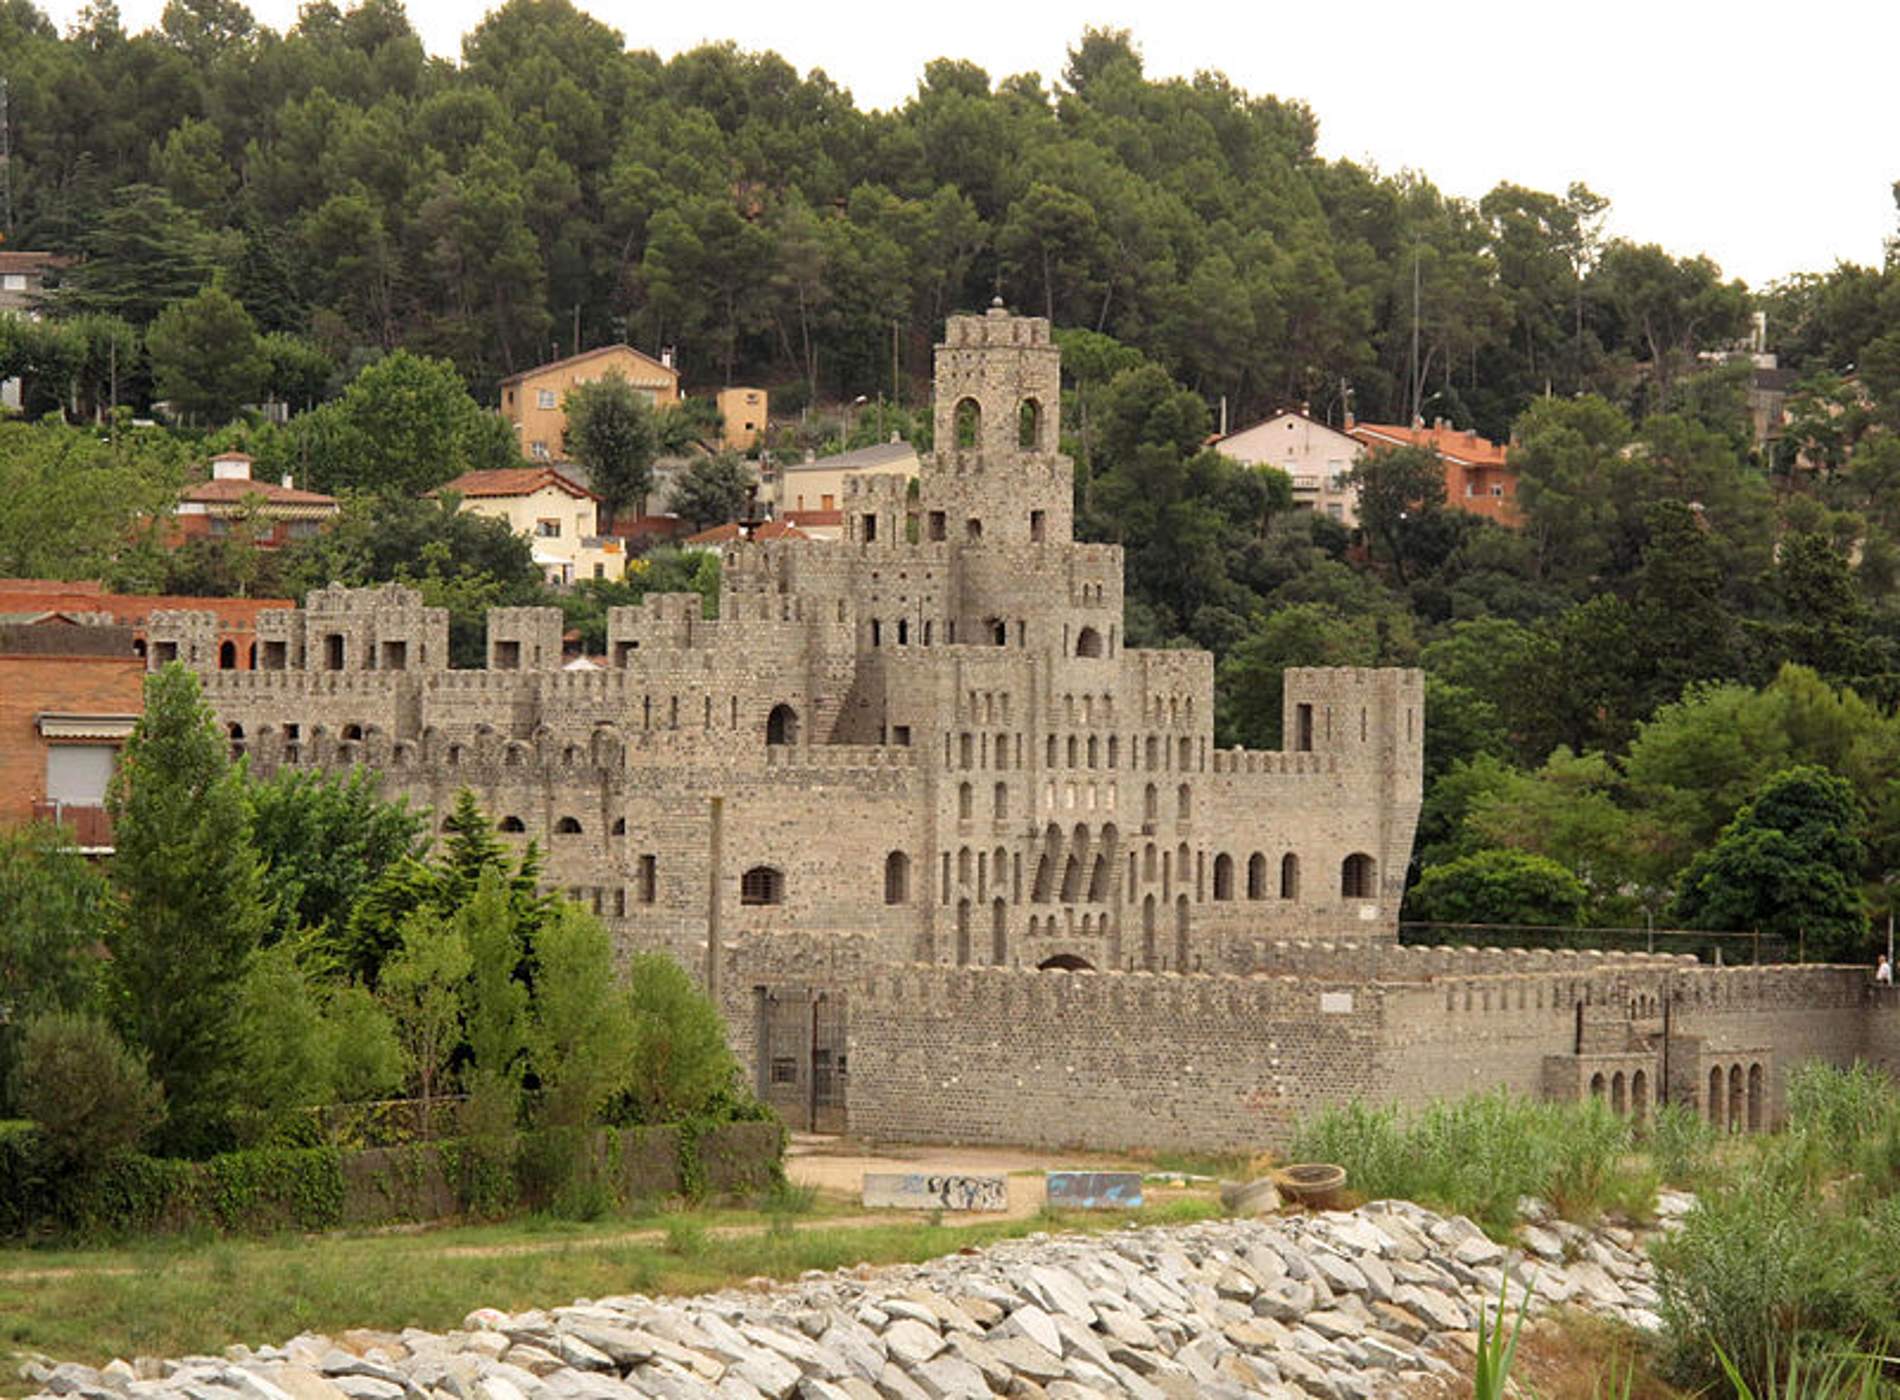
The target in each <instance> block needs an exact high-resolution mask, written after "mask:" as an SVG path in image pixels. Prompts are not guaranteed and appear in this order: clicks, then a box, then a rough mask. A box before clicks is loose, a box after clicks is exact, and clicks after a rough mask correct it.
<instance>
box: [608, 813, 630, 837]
mask: <svg viewBox="0 0 1900 1400" xmlns="http://www.w3.org/2000/svg"><path fill="white" fill-rule="evenodd" d="M612 834H613V835H615V836H625V835H626V834H627V819H626V818H625V817H615V818H614V824H613V833H612Z"/></svg>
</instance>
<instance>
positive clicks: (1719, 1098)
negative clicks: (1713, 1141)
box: [1708, 1065, 1727, 1128]
mask: <svg viewBox="0 0 1900 1400" xmlns="http://www.w3.org/2000/svg"><path fill="white" fill-rule="evenodd" d="M1722 1085H1723V1075H1722V1067H1721V1066H1720V1065H1717V1066H1715V1068H1713V1069H1711V1070H1710V1071H1709V1103H1708V1111H1709V1121H1710V1122H1711V1123H1713V1124H1715V1126H1716V1127H1718V1128H1719V1127H1721V1126H1722V1104H1723V1100H1724V1099H1725V1098H1726V1097H1727V1095H1726V1094H1724V1093H1723V1092H1722Z"/></svg>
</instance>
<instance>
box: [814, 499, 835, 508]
mask: <svg viewBox="0 0 1900 1400" xmlns="http://www.w3.org/2000/svg"><path fill="white" fill-rule="evenodd" d="M818 508H819V509H820V510H834V509H836V507H835V505H834V504H833V502H832V498H831V497H830V496H820V497H819V498H818Z"/></svg>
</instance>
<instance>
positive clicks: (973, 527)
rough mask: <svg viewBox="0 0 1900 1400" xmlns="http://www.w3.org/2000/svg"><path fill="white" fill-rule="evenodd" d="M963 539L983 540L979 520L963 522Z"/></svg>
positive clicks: (971, 518)
mask: <svg viewBox="0 0 1900 1400" xmlns="http://www.w3.org/2000/svg"><path fill="white" fill-rule="evenodd" d="M963 538H965V539H966V540H971V541H975V540H980V539H982V538H983V522H982V521H981V520H978V519H977V518H976V517H975V516H974V515H973V516H971V517H970V518H969V519H968V520H966V521H964V522H963ZM996 645H998V646H999V647H1000V646H1001V645H1002V642H1001V641H998V642H997V644H996Z"/></svg>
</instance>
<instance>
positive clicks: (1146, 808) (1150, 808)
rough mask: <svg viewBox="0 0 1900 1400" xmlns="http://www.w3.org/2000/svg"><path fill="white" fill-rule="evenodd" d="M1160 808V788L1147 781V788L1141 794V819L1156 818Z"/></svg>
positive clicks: (1147, 820) (1150, 819) (1153, 819)
mask: <svg viewBox="0 0 1900 1400" xmlns="http://www.w3.org/2000/svg"><path fill="white" fill-rule="evenodd" d="M1160 808H1161V792H1160V789H1158V788H1156V787H1155V785H1154V784H1153V783H1149V784H1148V786H1147V789H1146V790H1145V791H1144V792H1143V793H1142V794H1141V819H1142V820H1143V821H1145V822H1152V821H1155V820H1157V819H1158V818H1159V816H1160Z"/></svg>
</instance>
